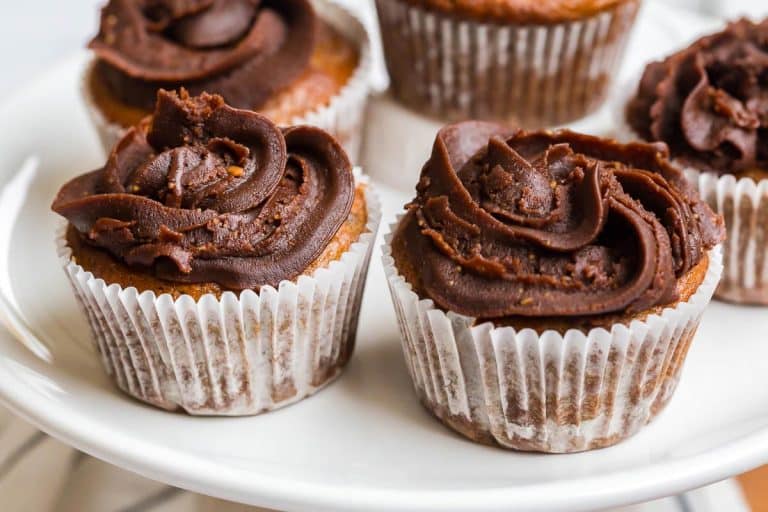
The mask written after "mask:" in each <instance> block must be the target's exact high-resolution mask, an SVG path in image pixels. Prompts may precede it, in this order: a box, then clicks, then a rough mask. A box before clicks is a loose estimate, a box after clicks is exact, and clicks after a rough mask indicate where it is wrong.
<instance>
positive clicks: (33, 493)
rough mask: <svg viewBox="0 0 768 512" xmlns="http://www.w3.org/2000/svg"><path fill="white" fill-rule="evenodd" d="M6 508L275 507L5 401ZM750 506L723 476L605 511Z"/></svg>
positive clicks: (1, 484) (1, 451) (186, 511)
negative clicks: (125, 465) (144, 470)
mask: <svg viewBox="0 0 768 512" xmlns="http://www.w3.org/2000/svg"><path fill="white" fill-rule="evenodd" d="M0 467H2V468H3V470H2V475H0V496H2V497H3V501H2V503H3V511H4V512H25V511H26V512H105V511H124V512H126V511H129V510H131V511H145V512H148V511H150V510H151V512H270V511H269V510H267V509H263V508H255V507H251V506H248V505H239V504H236V503H232V502H227V501H222V500H218V499H215V498H210V497H207V496H203V495H200V494H195V493H191V492H185V491H183V490H181V489H178V488H176V487H168V486H165V485H163V484H161V483H159V482H154V481H151V480H147V479H145V478H142V477H140V476H138V475H136V474H134V473H131V472H129V471H125V470H122V469H120V468H118V467H116V466H113V465H111V464H107V463H106V462H102V461H100V460H98V459H95V458H93V457H89V456H87V455H84V454H82V453H81V452H78V451H76V450H75V449H73V448H71V447H69V446H67V445H65V444H63V443H61V442H59V441H57V440H56V439H53V438H51V437H48V436H46V435H44V434H42V433H41V432H39V431H38V430H37V429H36V428H34V427H33V426H31V425H29V424H27V423H26V422H24V421H23V420H21V419H19V418H17V417H12V416H10V414H9V413H8V412H7V411H6V410H5V409H3V408H2V407H0ZM724 511H727V512H749V507H748V506H747V504H746V502H745V500H744V497H743V496H742V493H741V491H740V489H739V485H738V483H737V482H735V481H734V480H725V481H723V482H719V483H717V484H714V485H712V486H709V487H704V488H702V489H698V490H696V491H692V492H690V493H687V494H685V495H681V496H675V497H672V498H664V499H661V500H656V501H652V502H648V503H643V504H640V505H630V506H628V507H622V508H620V509H611V510H610V511H608V510H604V511H602V512H724Z"/></svg>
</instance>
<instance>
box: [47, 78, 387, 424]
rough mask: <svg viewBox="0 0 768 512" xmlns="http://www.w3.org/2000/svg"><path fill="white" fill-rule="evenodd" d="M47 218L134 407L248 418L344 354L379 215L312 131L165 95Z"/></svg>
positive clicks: (281, 401)
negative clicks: (54, 220) (61, 224)
mask: <svg viewBox="0 0 768 512" xmlns="http://www.w3.org/2000/svg"><path fill="white" fill-rule="evenodd" d="M53 210H54V211H56V212H57V213H58V214H60V215H61V216H63V217H64V218H66V219H67V221H68V222H67V225H66V229H65V230H63V232H62V233H61V234H60V236H59V239H58V244H59V255H60V258H61V262H62V265H63V267H64V269H65V271H66V273H67V276H68V278H69V280H70V282H71V284H72V287H73V290H74V292H75V295H76V296H77V298H78V301H79V303H80V305H81V306H82V308H83V310H84V312H85V313H86V316H87V318H88V321H89V324H90V327H91V330H92V332H93V336H94V340H95V342H96V344H97V348H98V351H99V353H100V355H101V359H102V363H103V365H104V367H105V368H106V370H107V372H108V373H109V375H110V376H111V377H112V379H113V380H114V381H115V382H116V384H117V385H118V386H119V387H120V389H122V390H123V391H125V392H126V393H128V394H130V395H131V396H133V397H135V398H138V399H140V400H143V401H145V402H147V403H150V404H152V405H155V406H157V407H162V408H164V409H182V410H185V411H187V412H188V413H190V414H212V415H241V414H257V413H260V412H263V411H268V410H271V409H274V408H277V407H281V406H284V405H287V404H290V403H293V402H295V401H297V400H301V399H302V398H304V397H306V396H308V395H310V394H312V393H314V392H315V391H317V390H318V389H320V388H322V387H323V386H325V385H326V384H328V383H329V382H330V381H332V380H333V379H335V378H336V377H337V376H338V375H340V373H341V371H342V369H343V368H344V366H345V365H346V363H347V361H348V360H349V358H350V357H351V354H352V350H353V346H354V340H355V332H356V328H357V318H358V313H359V308H360V300H361V298H362V291H363V287H364V283H365V278H366V274H367V271H368V261H369V259H370V254H371V247H372V243H373V238H374V237H375V233H376V229H377V225H378V221H379V217H380V211H379V206H378V202H377V200H376V198H375V197H374V196H373V195H372V193H371V191H370V190H369V189H368V187H367V185H366V184H365V183H362V182H361V181H360V180H356V179H355V177H354V176H353V171H352V166H351V164H350V162H349V159H348V158H347V156H346V154H345V153H344V150H343V149H342V147H341V146H340V145H339V143H338V142H336V141H335V140H334V139H333V137H332V136H331V135H329V134H328V133H327V132H324V131H323V130H321V129H319V128H316V127H310V126H300V127H292V128H283V129H281V128H278V127H277V126H276V125H275V124H274V123H273V122H272V121H270V120H269V119H268V118H266V117H264V116H261V115H259V114H256V113H254V112H250V111H245V110H238V109H233V108H231V107H229V106H227V105H225V104H224V101H223V100H222V98H221V97H220V96H215V95H208V94H207V93H204V94H202V95H201V96H199V97H189V96H188V94H187V93H186V91H184V90H182V91H181V93H180V94H178V95H177V94H175V93H169V92H165V91H162V90H161V91H160V93H159V94H158V98H157V107H156V110H155V112H154V114H153V116H152V117H151V118H146V119H145V120H144V121H142V124H140V125H139V126H137V127H135V128H132V129H130V130H129V131H128V132H127V133H126V134H125V136H124V137H123V138H122V139H121V140H120V142H119V143H118V144H117V146H115V148H114V149H113V151H112V152H111V154H110V157H109V159H108V160H107V162H106V164H105V165H104V167H103V168H101V169H98V170H96V171H93V172H90V173H87V174H84V175H82V176H80V177H78V178H75V179H73V180H72V181H70V182H69V183H67V184H65V185H64V186H63V187H62V189H61V191H60V192H59V194H58V195H57V197H56V199H55V200H54V202H53Z"/></svg>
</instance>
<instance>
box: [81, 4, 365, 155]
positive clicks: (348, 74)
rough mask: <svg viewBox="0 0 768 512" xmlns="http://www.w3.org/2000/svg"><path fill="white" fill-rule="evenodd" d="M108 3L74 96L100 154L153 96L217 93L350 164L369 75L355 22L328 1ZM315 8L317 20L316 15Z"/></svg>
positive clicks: (360, 29) (145, 111) (360, 28)
mask: <svg viewBox="0 0 768 512" xmlns="http://www.w3.org/2000/svg"><path fill="white" fill-rule="evenodd" d="M314 5H315V7H313V4H312V3H311V2H310V0H283V1H280V2H260V1H259V0H195V1H190V2H170V1H167V0H109V2H108V3H107V4H106V6H105V7H104V8H103V10H102V12H101V24H100V28H99V33H98V34H97V35H96V37H94V38H93V40H91V42H90V43H89V45H88V46H89V48H90V49H91V50H92V51H93V53H94V59H93V60H92V62H91V63H90V64H89V66H88V67H87V69H86V72H85V77H84V81H83V93H84V96H85V100H86V104H87V105H88V107H89V110H90V113H91V116H92V118H93V119H94V122H95V124H96V127H97V129H98V131H99V135H100V137H101V139H102V142H103V144H104V147H105V150H107V151H109V150H110V149H111V147H112V146H113V144H114V143H115V142H116V141H117V140H118V139H119V138H120V136H121V135H122V133H123V132H124V131H125V130H126V129H127V128H129V127H131V126H133V125H135V124H137V123H138V122H139V121H140V120H141V119H142V118H143V117H145V116H147V115H149V114H150V113H151V112H152V109H153V108H154V102H155V96H156V94H157V91H158V90H159V89H161V88H164V89H176V88H179V87H185V88H186V89H187V90H189V91H190V93H191V94H193V95H196V94H200V93H203V92H208V93H215V94H218V95H221V96H222V97H223V98H224V100H225V101H226V102H227V103H228V104H229V105H231V106H233V107H235V108H241V109H246V110H256V111H258V112H260V113H262V114H264V115H266V116H268V117H270V118H272V120H273V121H274V122H275V123H277V124H279V125H281V126H283V125H294V124H313V125H316V126H319V127H321V128H323V129H324V130H326V131H329V132H330V133H331V134H332V135H334V136H335V137H336V138H337V140H339V141H341V142H342V143H343V145H344V146H345V148H346V149H347V150H348V151H349V154H350V155H352V156H353V158H355V157H356V153H357V151H358V146H359V132H360V130H361V125H362V115H363V110H364V107H365V100H366V98H367V95H368V91H369V84H368V81H369V78H370V77H369V75H370V71H371V62H370V55H369V53H370V50H369V41H368V38H367V35H366V32H365V30H364V28H363V26H362V24H361V23H360V22H359V21H358V20H357V19H356V18H355V17H354V16H353V15H352V14H351V13H350V12H348V11H347V10H346V9H343V8H341V7H340V6H339V5H337V3H336V2H335V1H334V0H317V1H316V2H315V3H314ZM315 9H317V13H316V10H315Z"/></svg>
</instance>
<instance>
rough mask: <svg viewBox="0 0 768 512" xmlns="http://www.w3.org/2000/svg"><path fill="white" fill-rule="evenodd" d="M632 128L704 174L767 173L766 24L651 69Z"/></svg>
mask: <svg viewBox="0 0 768 512" xmlns="http://www.w3.org/2000/svg"><path fill="white" fill-rule="evenodd" d="M627 120H628V121H629V123H630V125H631V126H632V128H633V129H634V130H635V131H636V132H637V133H638V134H639V135H640V136H642V137H644V138H645V139H647V140H658V141H663V142H666V143H667V144H668V145H669V147H670V150H671V152H672V155H673V156H674V157H675V158H679V159H680V160H681V161H682V162H684V163H686V164H688V165H692V166H694V167H697V168H699V169H702V170H706V171H711V172H717V173H721V174H724V173H738V172H739V171H748V170H753V169H768V19H767V20H765V21H763V22H762V23H759V24H755V23H752V22H751V21H749V20H740V21H737V22H734V23H731V24H730V25H728V27H727V28H726V29H725V30H724V31H723V32H720V33H718V34H714V35H711V36H707V37H704V38H702V39H700V40H698V41H696V42H695V43H694V44H693V45H691V46H690V47H688V48H686V49H684V50H682V51H680V52H678V53H676V54H674V55H672V56H671V57H669V58H667V59H666V60H664V61H660V62H653V63H651V64H649V65H648V67H647V68H646V69H645V73H644V74H643V78H642V80H641V82H640V86H639V88H638V91H637V95H636V96H635V98H634V99H633V100H632V101H631V102H630V103H629V105H628V108H627Z"/></svg>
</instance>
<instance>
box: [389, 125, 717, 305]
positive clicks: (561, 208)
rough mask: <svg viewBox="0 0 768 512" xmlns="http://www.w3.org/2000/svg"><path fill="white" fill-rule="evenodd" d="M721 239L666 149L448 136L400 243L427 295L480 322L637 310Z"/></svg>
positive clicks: (493, 135)
mask: <svg viewBox="0 0 768 512" xmlns="http://www.w3.org/2000/svg"><path fill="white" fill-rule="evenodd" d="M722 239H723V227H722V221H721V219H719V218H718V217H716V216H715V215H714V214H713V213H712V211H711V210H710V209H709V207H708V206H706V205H705V204H704V203H702V202H700V201H699V200H698V198H697V197H696V195H695V194H694V193H692V192H691V190H690V189H689V188H688V186H687V185H686V184H685V181H684V179H683V177H682V176H681V173H680V171H679V170H678V169H677V168H675V167H672V166H671V165H670V164H669V163H668V161H667V159H666V148H665V147H664V146H663V145H653V144H629V145H621V144H618V143H616V142H614V141H611V140H606V139H599V138H596V137H591V136H586V135H580V134H577V133H574V132H569V131H560V132H525V131H519V130H511V129H508V128H505V127H503V126H500V125H497V124H492V123H479V122H465V123H459V124H456V125H450V126H448V127H446V128H444V129H443V130H442V131H441V132H440V133H439V134H438V137H437V140H436V141H435V145H434V149H433V152H432V156H431V158H430V159H429V161H428V162H427V164H426V165H425V166H424V169H423V170H422V175H421V180H420V181H419V184H418V186H417V196H416V199H415V200H414V201H413V202H412V203H411V204H410V205H409V206H408V212H407V214H406V216H405V217H404V219H403V221H402V222H401V223H400V225H399V227H398V230H397V231H396V233H395V237H394V239H393V245H397V246H399V247H404V248H406V250H405V251H402V252H404V253H405V254H407V255H409V256H406V257H407V258H409V260H410V261H408V262H407V265H406V266H407V268H411V269H413V272H414V273H415V275H417V276H419V277H418V281H419V283H417V284H416V286H417V288H419V289H420V290H419V291H420V293H422V294H425V295H426V296H428V297H429V298H431V299H432V300H434V301H435V303H436V304H438V305H439V306H440V307H443V308H445V309H448V310H451V311H455V312H457V313H461V314H465V315H469V316H474V317H478V318H500V317H508V316H529V317H560V316H575V315H579V316H582V315H599V314H604V313H614V312H638V311H642V310H645V309H648V308H649V307H651V306H654V305H660V304H667V303H669V302H671V301H673V300H674V299H675V298H676V296H677V277H679V276H682V275H683V274H685V273H686V272H688V270H689V269H691V268H692V267H693V266H694V265H696V264H697V263H698V262H699V261H700V260H701V258H702V257H703V255H704V252H705V251H706V250H707V249H708V248H711V247H713V246H714V245H715V244H717V243H719V242H720V241H721V240H722Z"/></svg>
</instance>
